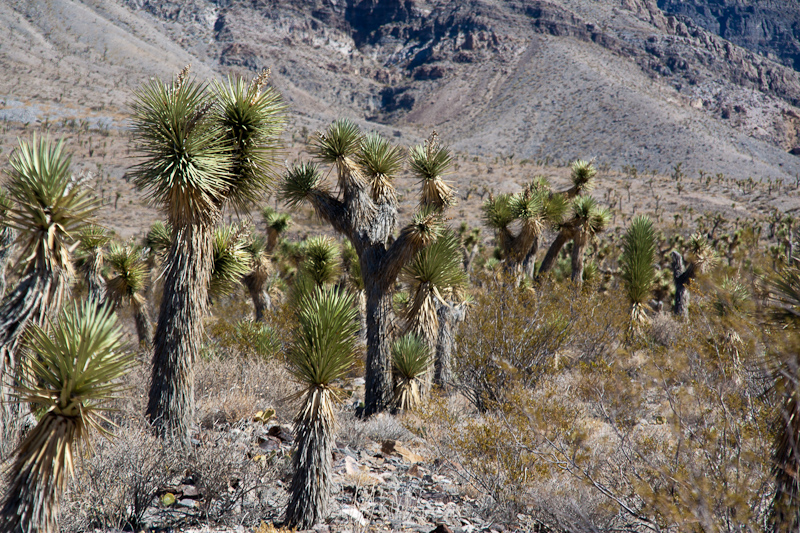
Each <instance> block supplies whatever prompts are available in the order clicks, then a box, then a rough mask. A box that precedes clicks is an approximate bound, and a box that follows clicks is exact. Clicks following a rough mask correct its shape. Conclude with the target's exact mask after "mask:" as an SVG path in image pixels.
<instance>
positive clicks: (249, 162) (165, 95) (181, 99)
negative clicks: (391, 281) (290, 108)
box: [133, 68, 284, 442]
mask: <svg viewBox="0 0 800 533" xmlns="http://www.w3.org/2000/svg"><path fill="white" fill-rule="evenodd" d="M187 76H188V68H187V69H184V71H183V72H181V74H180V75H179V76H178V78H177V79H176V80H175V81H174V82H172V83H164V82H161V81H160V80H153V81H151V82H149V83H147V84H145V85H144V86H143V87H142V88H141V89H140V90H139V91H138V92H137V93H136V95H135V100H134V103H133V110H134V117H133V132H134V136H135V138H136V139H137V141H138V149H139V151H140V153H141V155H142V157H143V160H142V162H141V163H140V164H139V165H137V166H136V167H135V169H134V182H135V184H136V185H137V187H139V188H140V189H143V190H145V191H147V194H148V196H149V198H150V200H151V201H152V202H153V203H154V204H155V205H158V206H159V207H161V208H162V209H163V211H164V212H165V214H166V215H167V219H168V221H169V223H170V224H171V226H172V237H171V239H170V250H169V253H168V255H167V259H166V265H165V274H164V296H163V298H162V300H161V309H160V312H159V317H158V324H157V326H156V333H155V342H154V349H153V370H152V372H153V373H152V379H151V387H150V394H149V400H148V406H147V415H148V416H149V418H150V421H151V423H152V424H153V426H154V428H155V430H156V432H157V433H158V434H159V435H161V436H168V435H171V436H175V437H178V438H180V439H181V440H182V441H183V442H188V437H189V425H190V423H191V420H192V417H193V415H194V370H193V369H194V361H195V359H196V357H197V352H198V350H199V347H200V343H201V342H202V332H203V322H202V321H203V316H204V315H205V312H206V306H207V303H208V285H209V282H210V280H211V272H212V267H213V265H212V255H213V228H214V226H215V225H216V223H217V222H219V220H220V219H221V216H222V210H223V208H224V207H225V206H226V205H231V206H232V207H233V208H234V209H237V210H240V211H243V210H244V209H245V208H247V207H248V206H249V205H250V204H252V203H253V202H254V201H256V200H258V199H260V197H261V195H262V194H263V191H264V190H265V188H266V187H267V185H268V184H269V180H270V177H271V175H272V173H271V169H272V158H273V156H274V153H275V149H276V146H277V145H276V143H277V142H278V134H279V133H280V131H281V129H282V125H283V110H284V105H283V103H282V102H281V99H280V96H279V95H278V94H277V92H275V91H274V90H272V89H271V88H267V89H266V90H264V91H262V89H264V85H265V83H266V80H267V73H265V74H264V75H261V76H259V77H258V78H256V79H255V80H253V82H252V83H250V84H247V83H245V82H244V81H243V80H241V79H238V80H228V82H227V83H225V84H216V85H215V86H214V90H213V94H212V92H211V91H209V90H208V89H207V87H206V86H205V85H202V84H199V83H196V82H194V81H192V80H188V79H187Z"/></svg>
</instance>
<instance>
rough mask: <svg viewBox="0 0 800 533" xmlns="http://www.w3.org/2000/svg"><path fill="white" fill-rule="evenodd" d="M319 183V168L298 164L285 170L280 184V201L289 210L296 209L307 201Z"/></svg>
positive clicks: (314, 165)
mask: <svg viewBox="0 0 800 533" xmlns="http://www.w3.org/2000/svg"><path fill="white" fill-rule="evenodd" d="M320 182H321V176H320V173H319V167H317V165H316V164H315V163H300V164H298V165H293V166H292V167H291V168H290V169H288V170H287V172H286V174H285V176H284V179H283V181H282V182H281V191H280V196H281V199H283V200H284V201H286V204H287V205H288V206H289V207H290V208H294V207H297V206H298V205H300V204H301V203H303V202H305V201H307V200H308V198H309V195H310V194H311V192H312V191H313V190H314V189H316V188H317V187H318V186H319V185H320Z"/></svg>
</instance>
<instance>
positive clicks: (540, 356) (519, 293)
mask: <svg viewBox="0 0 800 533" xmlns="http://www.w3.org/2000/svg"><path fill="white" fill-rule="evenodd" d="M482 285H483V287H484V290H483V291H481V292H480V293H479V294H478V295H477V297H476V299H475V300H476V301H475V305H474V307H473V309H471V310H470V311H469V312H468V313H467V318H466V320H465V321H464V323H463V324H462V326H461V328H460V330H459V334H458V335H457V337H456V350H455V354H454V363H453V364H454V369H453V370H454V375H455V381H456V387H457V388H458V390H459V391H461V393H462V394H464V395H465V396H466V397H467V398H468V399H469V400H470V402H472V404H473V405H474V406H475V407H476V408H477V409H479V410H481V411H485V410H487V409H489V408H491V406H492V405H499V404H501V403H503V402H504V401H506V398H505V395H506V391H508V390H509V389H510V388H512V385H514V384H518V385H519V386H521V387H523V388H527V387H533V386H535V384H536V383H537V381H538V380H539V379H541V378H542V377H543V376H544V375H546V374H548V373H551V372H552V371H554V370H555V369H556V368H558V366H559V365H563V364H573V363H575V362H578V361H592V360H595V359H597V358H600V357H604V356H607V355H608V354H609V353H611V352H612V351H613V349H614V348H615V346H616V345H617V344H618V342H619V339H618V337H619V332H620V331H621V330H622V328H621V326H620V325H621V323H622V322H621V321H622V320H623V316H624V315H622V314H621V312H620V311H621V309H622V305H621V303H620V300H621V299H620V298H619V297H618V296H617V295H609V294H597V293H591V292H590V293H583V292H581V291H577V292H576V291H575V289H574V288H572V287H571V286H569V285H566V284H564V285H562V284H558V283H555V284H550V285H548V286H547V287H542V288H540V289H538V290H533V289H528V288H523V287H514V286H512V285H510V284H504V283H502V282H501V281H500V280H498V279H496V278H487V279H485V280H483V281H482Z"/></svg>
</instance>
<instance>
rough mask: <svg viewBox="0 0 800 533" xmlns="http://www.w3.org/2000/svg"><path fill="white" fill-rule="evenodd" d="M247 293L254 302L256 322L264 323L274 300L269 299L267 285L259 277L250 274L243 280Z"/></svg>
mask: <svg viewBox="0 0 800 533" xmlns="http://www.w3.org/2000/svg"><path fill="white" fill-rule="evenodd" d="M243 281H244V285H245V287H247V292H249V293H250V298H251V299H252V300H253V307H255V310H256V322H264V320H265V317H266V315H267V311H269V310H270V309H272V298H270V297H269V292H267V290H266V288H265V287H264V285H265V283H264V282H263V281H262V280H261V279H260V278H259V277H257V276H255V275H252V274H248V275H247V276H245V277H244V278H243Z"/></svg>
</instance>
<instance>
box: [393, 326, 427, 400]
mask: <svg viewBox="0 0 800 533" xmlns="http://www.w3.org/2000/svg"><path fill="white" fill-rule="evenodd" d="M430 365H431V349H430V347H429V346H428V344H427V343H426V342H425V341H424V340H423V339H422V338H420V337H418V336H417V335H415V334H413V333H409V334H406V335H404V336H403V337H400V338H399V339H397V340H396V341H395V342H394V343H392V368H393V373H394V377H395V385H394V399H393V403H394V405H395V407H396V408H397V409H399V410H401V411H406V410H409V409H414V408H415V407H416V406H417V405H418V404H419V401H420V379H421V378H422V377H423V376H424V375H425V373H426V372H427V371H428V369H429V368H430Z"/></svg>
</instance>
